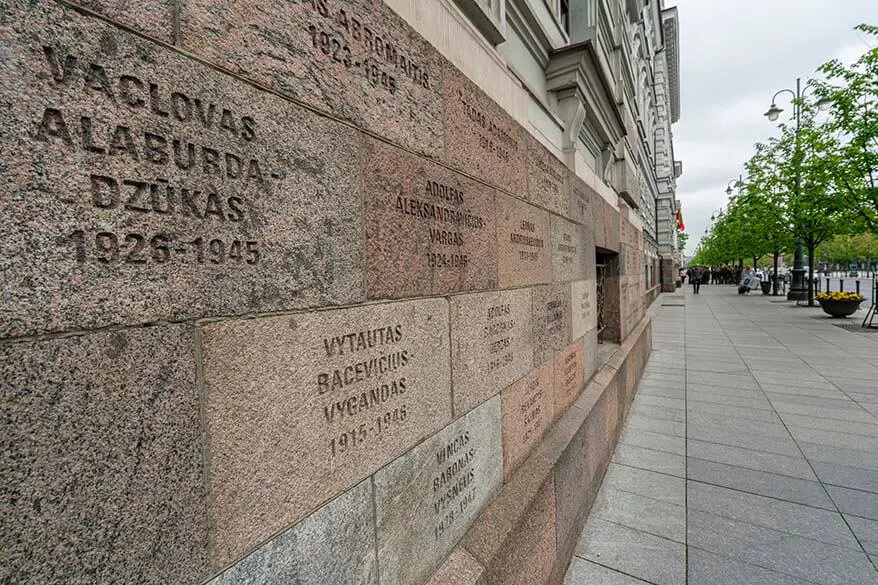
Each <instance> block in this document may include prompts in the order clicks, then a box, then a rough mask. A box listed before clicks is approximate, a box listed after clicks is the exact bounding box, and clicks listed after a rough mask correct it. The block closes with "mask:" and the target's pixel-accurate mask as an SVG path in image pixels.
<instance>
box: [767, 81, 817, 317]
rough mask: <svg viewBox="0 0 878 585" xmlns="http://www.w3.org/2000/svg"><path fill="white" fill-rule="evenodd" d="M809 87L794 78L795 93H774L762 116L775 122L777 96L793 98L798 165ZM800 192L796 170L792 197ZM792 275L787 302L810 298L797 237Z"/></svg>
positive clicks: (799, 175)
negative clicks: (803, 85)
mask: <svg viewBox="0 0 878 585" xmlns="http://www.w3.org/2000/svg"><path fill="white" fill-rule="evenodd" d="M809 87H812V86H811V84H810V82H809V83H808V84H806V86H805V88H804V89H802V78H801V77H797V78H796V91H793V90H791V89H782V90H780V91H778V92H777V93H775V94H774V96H773V97H772V98H771V106H770V107H769V108H768V111H767V112H765V114H764V115H765V117H766V118H768V120H769V121H771V122H774V121H776V120H777V119H778V118H779V117H780V114H781V112H783V108H779V107H777V105H776V103H775V100H777V96H779V95H780V94H782V93H789V94H790V95H791V96H793V101H792V103H793V117H794V118H795V120H796V161H797V163H796V164H800V163H799V162H798V161H799V148H800V146H801V145H800V143H799V131H800V129H801V124H802V99H803V98H804V97H805V91H807V89H808V88H809ZM829 104H830V102H829V101H828V100H825V99H820V100H819V101H818V102H817V108H818V109H819V110H825V109H826V108H828V107H829ZM801 192H802V180H801V173H800V169H796V184H795V193H794V196H795V197H796V199H798V198H799V196H800V195H801ZM809 262H813V259H809ZM792 273H793V279H792V282H791V283H790V292H788V293H787V300H788V301H798V300H801V298H802V297H803V296H806V295H808V297H809V298H810V294H809V291H810V289H811V286H813V283H811V282H809V283H808V287H807V288H806V287H805V257H804V252H803V250H802V239H801V238H799V237H797V238H796V253H795V255H794V256H793V270H792Z"/></svg>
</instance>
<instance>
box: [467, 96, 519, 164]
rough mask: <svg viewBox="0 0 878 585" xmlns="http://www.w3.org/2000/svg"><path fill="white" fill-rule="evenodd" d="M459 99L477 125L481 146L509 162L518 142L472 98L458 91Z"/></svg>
mask: <svg viewBox="0 0 878 585" xmlns="http://www.w3.org/2000/svg"><path fill="white" fill-rule="evenodd" d="M457 99H458V101H459V103H460V105H461V107H463V110H464V113H465V114H466V116H467V118H469V119H470V121H471V122H472V123H473V124H474V125H475V127H474V130H476V132H478V135H479V146H480V147H481V148H482V149H483V150H485V151H486V152H489V153H491V154H492V155H494V156H495V157H497V159H498V160H500V161H502V162H509V161H510V160H511V159H512V155H513V153H515V152H516V151H517V150H518V142H517V141H516V140H515V139H514V138H513V137H512V136H510V135H509V132H507V131H506V130H504V129H503V128H502V127H501V126H500V124H498V123H497V121H496V120H494V119H493V118H492V117H491V116H490V115H488V114H486V113H485V112H484V111H482V110H481V109H480V108H479V107H477V106H476V105H475V104H474V103H473V101H472V100H470V99H468V97H467V96H466V95H465V94H464V92H463V91H458V94H457Z"/></svg>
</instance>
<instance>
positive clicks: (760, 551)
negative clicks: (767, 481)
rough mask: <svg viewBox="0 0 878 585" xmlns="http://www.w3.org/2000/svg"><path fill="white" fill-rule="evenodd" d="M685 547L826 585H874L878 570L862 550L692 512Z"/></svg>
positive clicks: (877, 578)
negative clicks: (707, 551)
mask: <svg viewBox="0 0 878 585" xmlns="http://www.w3.org/2000/svg"><path fill="white" fill-rule="evenodd" d="M689 545H690V546H692V547H698V548H703V549H706V550H709V551H712V552H715V553H719V554H721V555H725V556H729V557H732V558H736V559H739V560H742V561H744V562H747V563H750V564H753V565H756V566H759V567H763V568H767V569H772V570H775V571H777V572H780V573H785V574H787V575H791V576H794V577H797V578H800V579H805V580H808V581H812V582H816V583H821V584H825V585H851V584H852V583H857V584H858V585H874V584H878V572H876V571H875V569H874V567H873V566H872V565H871V563H870V562H869V560H868V558H867V557H866V554H865V553H864V552H862V551H860V550H851V549H848V548H842V547H839V546H834V545H830V544H826V543H824V542H820V541H817V540H812V539H810V538H803V537H801V536H796V535H793V534H787V533H784V532H781V531H777V530H773V529H771V528H765V527H762V526H755V525H753V524H748V523H746V522H741V521H738V520H733V519H730V518H724V517H721V516H716V515H714V514H708V513H704V512H699V511H692V510H690V512H689Z"/></svg>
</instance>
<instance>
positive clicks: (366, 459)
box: [203, 299, 451, 564]
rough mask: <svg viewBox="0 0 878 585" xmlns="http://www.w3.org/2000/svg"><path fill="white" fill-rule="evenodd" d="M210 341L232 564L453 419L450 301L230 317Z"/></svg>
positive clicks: (215, 449) (208, 328) (216, 514)
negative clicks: (241, 317) (252, 316)
mask: <svg viewBox="0 0 878 585" xmlns="http://www.w3.org/2000/svg"><path fill="white" fill-rule="evenodd" d="M203 336H204V343H203V345H204V349H203V353H204V379H205V392H206V406H205V416H206V419H207V424H208V432H209V437H210V468H211V483H212V486H211V494H212V497H213V501H214V509H213V520H214V525H215V527H216V546H217V549H218V554H219V560H220V562H221V563H223V564H225V563H228V562H230V561H233V560H234V559H236V558H238V557H240V556H241V555H242V554H244V553H246V552H247V551H248V550H250V549H251V548H252V547H254V546H256V545H257V544H258V543H260V542H262V541H263V540H265V539H266V538H268V537H269V536H271V535H272V534H274V533H275V532H277V531H279V530H282V529H284V528H285V527H287V526H289V525H291V524H292V523H294V522H296V521H297V520H299V519H301V518H302V517H304V516H305V515H307V514H308V513H310V512H311V511H312V510H314V509H315V508H316V507H317V506H319V505H320V504H321V503H322V502H325V501H326V500H328V499H329V498H331V497H333V496H334V495H336V494H338V493H340V492H341V491H343V490H345V489H347V488H349V487H351V486H353V485H354V484H356V483H358V482H359V481H361V480H362V479H363V478H365V477H367V476H369V475H370V474H372V473H374V472H375V471H376V470H377V469H379V468H380V467H382V466H384V465H385V464H387V463H389V462H390V461H392V460H394V459H395V458H397V457H399V456H400V455H402V454H403V453H405V452H406V451H407V450H409V449H410V448H411V447H412V446H414V445H415V444H417V443H418V442H420V441H421V440H422V439H424V438H425V437H428V436H430V435H431V434H433V433H435V432H436V431H437V430H439V429H441V428H443V427H444V426H445V425H447V424H448V423H449V422H450V421H451V368H450V364H449V354H450V351H449V345H448V303H447V301H445V300H444V299H424V300H418V301H408V302H399V303H387V304H377V305H368V306H363V307H355V308H350V309H337V310H331V311H320V312H315V313H304V314H295V315H283V316H276V317H265V318H261V319H247V320H234V321H224V322H218V323H211V324H208V325H204V327H203Z"/></svg>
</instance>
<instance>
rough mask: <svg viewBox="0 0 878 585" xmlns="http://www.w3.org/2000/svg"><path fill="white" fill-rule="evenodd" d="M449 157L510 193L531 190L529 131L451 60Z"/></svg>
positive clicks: (447, 71) (447, 95) (448, 74)
mask: <svg viewBox="0 0 878 585" xmlns="http://www.w3.org/2000/svg"><path fill="white" fill-rule="evenodd" d="M444 81H445V150H444V154H443V160H444V161H445V162H447V163H448V164H450V165H451V166H454V167H457V168H459V169H461V170H462V171H464V172H466V173H470V174H472V175H475V176H477V177H479V178H480V179H483V180H485V181H487V182H489V183H491V184H494V185H497V186H499V187H501V188H503V189H505V190H506V191H509V192H510V193H512V194H514V195H518V196H523V195H524V191H525V189H526V188H527V177H526V175H525V169H526V164H527V148H526V146H525V143H524V134H525V131H524V130H523V129H522V128H521V126H519V125H518V123H517V122H516V121H515V120H513V119H512V117H511V116H510V115H509V114H508V113H506V111H505V110H504V109H503V108H501V107H500V106H499V105H497V103H496V102H494V100H492V99H491V98H489V97H488V96H487V95H485V93H484V92H483V91H482V90H481V89H479V88H478V87H477V86H476V85H475V84H474V83H473V82H471V81H470V80H469V79H467V77H466V76H465V75H464V74H463V73H461V72H460V71H458V70H457V69H456V68H454V66H453V65H451V64H450V63H449V64H446V68H445V80H444Z"/></svg>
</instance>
